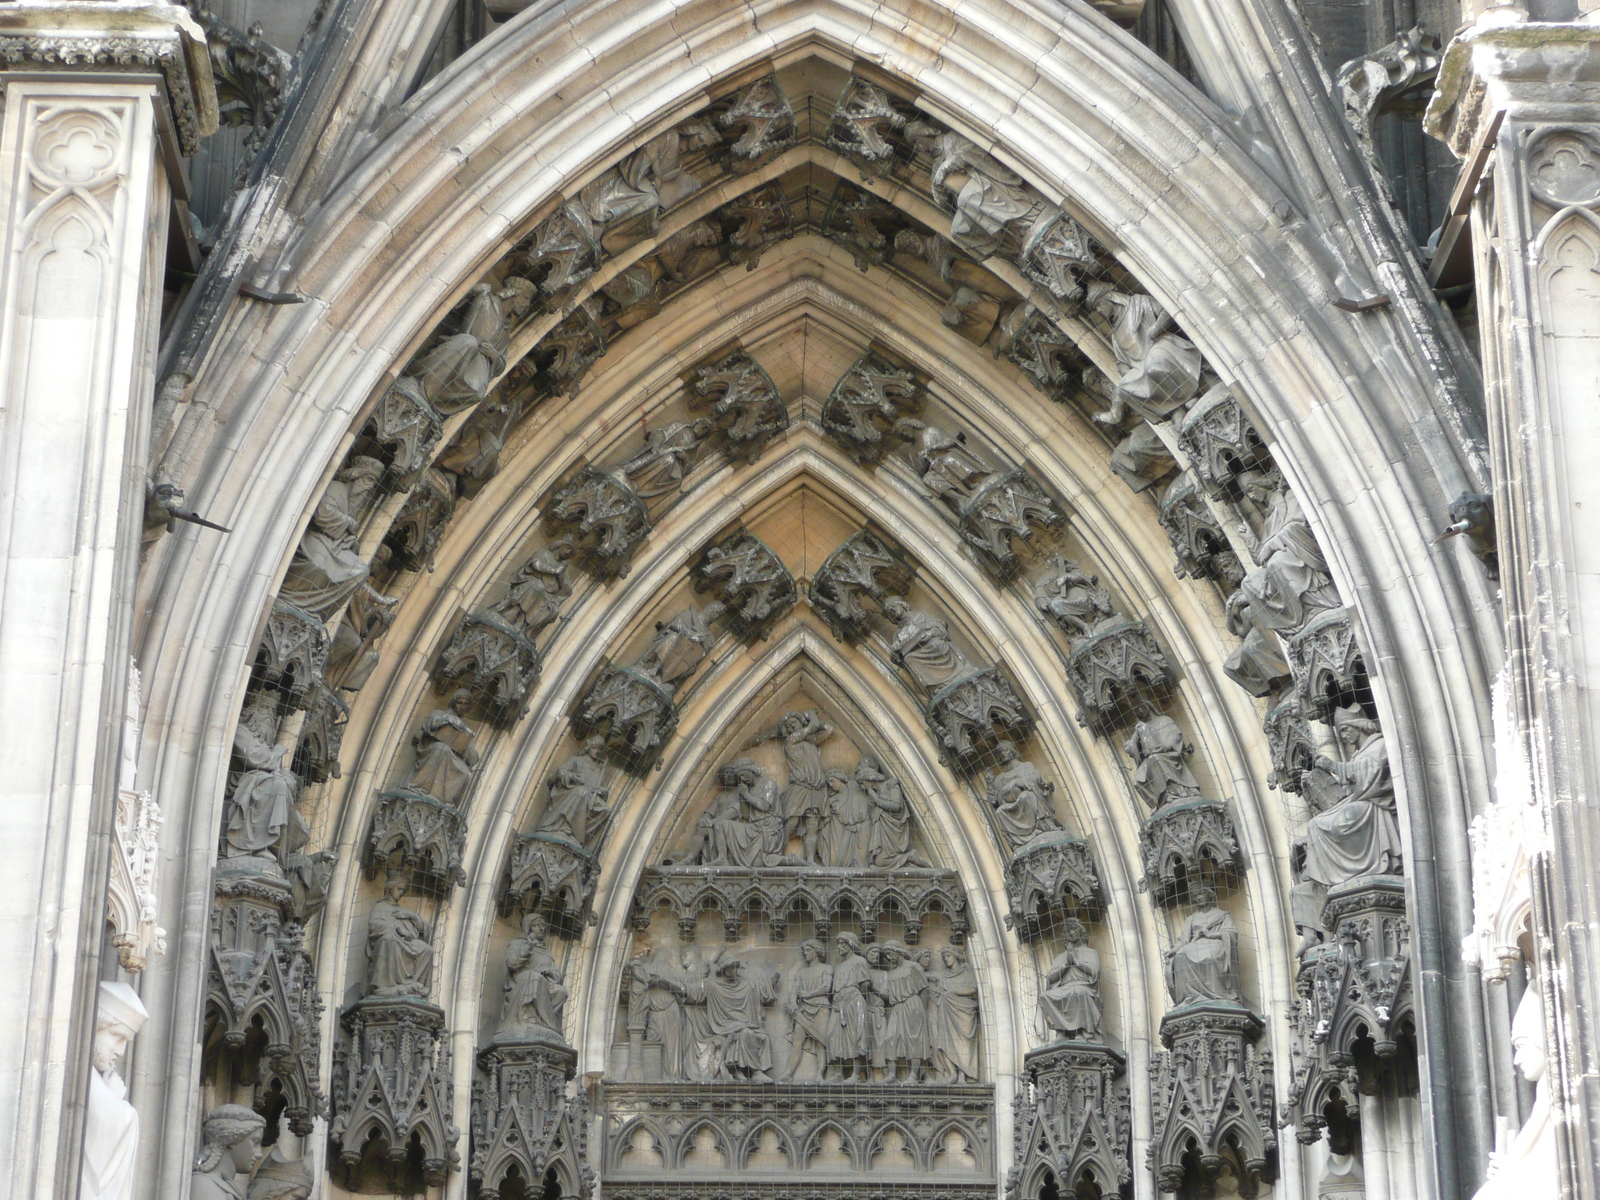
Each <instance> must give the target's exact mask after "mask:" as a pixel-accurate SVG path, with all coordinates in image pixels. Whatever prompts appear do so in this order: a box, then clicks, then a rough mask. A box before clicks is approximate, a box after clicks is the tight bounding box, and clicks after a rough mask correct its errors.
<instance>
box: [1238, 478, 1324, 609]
mask: <svg viewBox="0 0 1600 1200" xmlns="http://www.w3.org/2000/svg"><path fill="white" fill-rule="evenodd" d="M1244 490H1245V494H1246V495H1247V496H1249V497H1250V498H1251V499H1253V500H1255V501H1256V502H1257V503H1258V504H1261V505H1262V506H1263V507H1265V509H1266V516H1265V517H1264V518H1263V519H1262V523H1261V540H1260V541H1259V542H1257V543H1256V547H1255V560H1256V563H1257V564H1258V565H1257V567H1256V569H1255V570H1254V571H1251V572H1250V573H1249V574H1248V575H1246V576H1245V577H1244V581H1243V582H1242V583H1241V584H1240V585H1239V586H1240V588H1241V590H1243V592H1244V593H1245V595H1246V596H1247V597H1248V598H1249V600H1250V604H1251V607H1252V609H1253V610H1254V611H1253V615H1254V618H1255V620H1256V622H1257V623H1258V624H1261V625H1264V626H1265V627H1266V628H1268V629H1274V630H1283V631H1285V632H1289V631H1293V630H1297V629H1300V628H1302V627H1303V626H1304V625H1305V623H1306V622H1307V621H1309V620H1310V619H1311V618H1312V616H1314V615H1315V614H1316V613H1317V612H1319V611H1321V610H1322V609H1328V608H1338V607H1339V592H1338V589H1337V588H1335V587H1334V586H1333V579H1332V577H1331V576H1330V575H1329V574H1328V561H1327V559H1325V558H1324V557H1323V555H1322V548H1321V547H1320V546H1319V545H1318V544H1317V538H1316V535H1315V534H1314V533H1312V532H1311V526H1310V524H1309V523H1308V522H1307V521H1306V516H1305V512H1304V510H1303V509H1301V507H1300V501H1299V500H1298V499H1297V498H1296V497H1295V494H1294V492H1293V491H1291V490H1290V488H1289V485H1288V483H1287V481H1285V480H1284V479H1283V478H1281V477H1274V478H1271V479H1263V478H1260V477H1257V478H1253V479H1250V478H1247V480H1246V482H1245V485H1244Z"/></svg>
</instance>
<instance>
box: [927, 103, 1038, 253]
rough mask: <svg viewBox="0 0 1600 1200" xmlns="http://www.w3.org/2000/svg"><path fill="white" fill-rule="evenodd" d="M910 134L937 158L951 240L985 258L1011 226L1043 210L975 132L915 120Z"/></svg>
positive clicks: (937, 192) (935, 184) (937, 187)
mask: <svg viewBox="0 0 1600 1200" xmlns="http://www.w3.org/2000/svg"><path fill="white" fill-rule="evenodd" d="M905 132H906V137H907V138H908V139H909V140H910V141H912V142H913V143H915V145H916V147H917V149H918V150H919V151H921V152H922V153H923V154H926V155H928V156H929V158H931V159H932V165H931V175H930V183H931V185H932V188H933V196H934V199H935V200H937V201H938V202H939V203H940V204H941V205H943V206H945V207H946V208H948V209H950V210H952V212H951V217H950V240H951V241H953V242H954V243H955V244H956V245H958V246H960V247H961V248H962V249H963V250H966V251H967V252H968V253H970V254H973V255H975V256H976V257H978V258H980V259H983V258H988V257H989V256H991V255H993V254H995V253H997V252H999V250H1000V249H1001V247H1002V245H1003V243H1004V241H1005V236H1006V232H1007V230H1008V229H1009V228H1010V227H1011V226H1013V225H1017V224H1020V223H1022V222H1024V221H1027V220H1029V219H1031V218H1033V217H1036V216H1038V215H1039V213H1040V211H1041V209H1043V208H1044V202H1043V201H1042V200H1041V199H1040V198H1039V197H1038V196H1037V195H1036V194H1035V193H1034V192H1033V190H1032V189H1031V188H1029V187H1028V185H1027V184H1026V183H1024V182H1023V180H1022V177H1021V176H1020V175H1018V174H1017V173H1016V172H1014V171H1012V170H1011V169H1010V168H1009V167H1007V166H1005V165H1004V164H1003V163H1001V162H1000V161H999V160H998V159H996V158H995V157H994V156H993V155H991V154H990V153H989V152H988V151H986V150H983V149H981V148H979V146H978V145H977V144H976V143H975V142H973V141H972V139H971V138H968V137H964V136H962V135H961V134H959V133H953V132H950V131H949V130H945V129H940V128H939V127H937V126H935V125H932V124H929V123H928V122H926V121H911V122H908V123H907V124H906V126H905Z"/></svg>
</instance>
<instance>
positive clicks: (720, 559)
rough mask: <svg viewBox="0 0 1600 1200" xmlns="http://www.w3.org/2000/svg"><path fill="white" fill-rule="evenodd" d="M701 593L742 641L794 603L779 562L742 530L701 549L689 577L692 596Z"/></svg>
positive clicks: (785, 571) (767, 626) (788, 576)
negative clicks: (712, 595)
mask: <svg viewBox="0 0 1600 1200" xmlns="http://www.w3.org/2000/svg"><path fill="white" fill-rule="evenodd" d="M707 589H712V590H714V591H715V592H716V595H717V598H718V599H719V600H720V601H721V602H722V604H723V609H724V613H725V615H726V618H727V621H728V625H729V626H730V627H731V628H732V629H733V630H734V631H735V632H736V633H737V634H739V636H740V637H743V638H752V637H759V636H761V635H762V634H763V632H764V631H766V630H768V629H770V628H771V627H772V626H773V625H774V624H775V623H776V622H777V621H778V620H779V619H781V618H782V617H783V615H784V614H785V613H787V612H788V611H789V610H790V609H791V608H793V607H794V605H795V602H796V601H797V600H798V599H799V597H800V593H799V590H798V589H797V588H796V587H795V582H794V576H793V575H791V574H790V573H789V568H788V567H786V566H784V565H783V560H782V559H781V558H779V557H778V556H777V555H776V554H774V553H773V552H772V550H771V549H769V548H768V546H767V544H766V543H765V542H763V541H762V540H761V539H760V538H758V537H756V535H755V534H753V533H751V532H750V531H749V530H746V529H740V530H737V531H735V532H734V533H733V534H732V535H730V536H729V537H726V538H724V539H722V541H720V542H716V543H714V544H713V545H711V546H708V547H707V548H706V552H705V554H704V555H703V556H702V557H701V559H700V566H699V568H698V569H697V570H696V571H695V590H696V591H705V590H707Z"/></svg>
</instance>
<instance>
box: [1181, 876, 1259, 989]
mask: <svg viewBox="0 0 1600 1200" xmlns="http://www.w3.org/2000/svg"><path fill="white" fill-rule="evenodd" d="M1191 895H1192V896H1193V898H1194V902H1195V904H1196V905H1197V906H1198V907H1197V908H1196V909H1195V911H1194V912H1192V913H1190V914H1189V918H1188V920H1186V921H1184V923H1183V932H1182V933H1180V934H1179V935H1178V944H1177V945H1176V946H1174V947H1173V948H1172V949H1170V950H1168V951H1167V953H1166V963H1167V969H1166V974H1167V991H1169V992H1170V993H1172V999H1173V1001H1174V1002H1175V1003H1176V1004H1177V1005H1178V1006H1179V1007H1182V1006H1183V1005H1185V1004H1202V1003H1204V1002H1205V1001H1207V1000H1220V1001H1223V1002H1225V1003H1229V1004H1239V1003H1241V1002H1242V1001H1241V1000H1240V997H1239V927H1238V926H1237V925H1235V924H1234V923H1233V918H1232V917H1230V916H1229V915H1228V914H1227V913H1225V912H1223V911H1222V909H1220V908H1218V907H1217V893H1216V892H1215V891H1213V890H1212V889H1211V888H1210V887H1208V886H1206V885H1205V884H1199V885H1196V886H1195V887H1194V888H1193V889H1192V891H1191Z"/></svg>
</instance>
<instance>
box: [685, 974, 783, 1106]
mask: <svg viewBox="0 0 1600 1200" xmlns="http://www.w3.org/2000/svg"><path fill="white" fill-rule="evenodd" d="M775 984H776V975H775V973H763V977H762V978H760V979H751V978H750V977H749V974H748V973H747V970H746V964H745V963H744V961H743V960H742V959H739V958H725V959H720V960H719V959H718V958H716V957H713V959H712V961H711V972H710V974H709V975H706V976H704V977H702V978H700V979H698V980H690V981H689V986H688V987H687V989H686V990H685V999H687V1000H689V1001H691V1002H695V1003H704V1004H705V1006H706V1020H707V1025H708V1027H709V1029H710V1031H711V1036H712V1038H713V1039H714V1040H715V1043H716V1047H717V1049H716V1076H717V1078H718V1079H733V1080H738V1081H740V1082H748V1083H771V1082H772V1039H771V1038H770V1037H768V1036H767V1024H766V1015H765V1013H764V1012H763V1006H764V1005H767V1004H771V1003H772V1002H773V1000H774V999H775V998H776V993H775V992H774V986H775Z"/></svg>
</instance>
